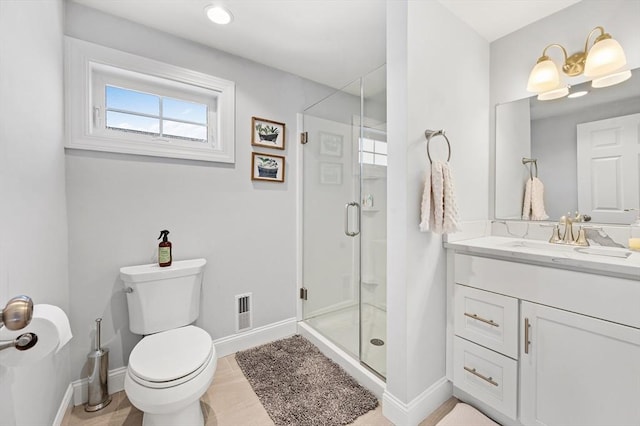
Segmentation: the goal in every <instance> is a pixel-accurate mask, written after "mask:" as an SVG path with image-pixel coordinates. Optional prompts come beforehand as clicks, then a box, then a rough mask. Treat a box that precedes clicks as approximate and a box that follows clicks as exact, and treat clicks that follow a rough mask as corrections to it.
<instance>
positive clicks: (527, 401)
mask: <svg viewBox="0 0 640 426" xmlns="http://www.w3.org/2000/svg"><path fill="white" fill-rule="evenodd" d="M638 284H639V285H640V283H638ZM520 309H521V319H522V321H521V324H522V327H523V338H522V339H521V357H520V410H521V411H520V421H521V422H522V423H523V424H525V425H540V426H542V425H549V426H550V425H580V426H602V425H612V426H613V425H630V426H631V425H640V330H638V329H637V328H632V327H627V326H623V325H620V324H615V323H612V322H609V321H603V320H600V319H596V318H591V317H587V316H585V315H579V314H575V313H572V312H567V311H564V310H561V309H555V308H550V307H548V306H543V305H539V304H536V303H529V302H522V304H521V306H520ZM638 309H640V306H638ZM525 327H528V331H525ZM525 336H526V337H528V338H529V343H528V344H527V342H526V340H525Z"/></svg>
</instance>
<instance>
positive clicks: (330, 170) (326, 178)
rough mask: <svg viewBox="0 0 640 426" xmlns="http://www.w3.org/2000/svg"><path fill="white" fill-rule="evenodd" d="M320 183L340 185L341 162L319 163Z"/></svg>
mask: <svg viewBox="0 0 640 426" xmlns="http://www.w3.org/2000/svg"><path fill="white" fill-rule="evenodd" d="M320 183H321V184H323V185H342V164H341V163H320Z"/></svg>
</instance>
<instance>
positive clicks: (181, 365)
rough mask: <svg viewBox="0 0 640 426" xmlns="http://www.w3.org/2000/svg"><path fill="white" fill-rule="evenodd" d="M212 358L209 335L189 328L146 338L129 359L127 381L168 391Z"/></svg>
mask: <svg viewBox="0 0 640 426" xmlns="http://www.w3.org/2000/svg"><path fill="white" fill-rule="evenodd" d="M214 354H215V349H214V346H213V342H212V340H211V337H210V336H209V333H207V332H206V331H204V330H203V329H201V328H198V327H195V326H193V325H188V326H185V327H180V328H176V329H173V330H168V331H163V332H160V333H156V334H152V335H149V336H147V337H145V338H143V339H142V340H141V341H140V343H138V344H137V345H136V346H135V348H133V351H132V352H131V355H130V357H129V367H128V368H129V373H130V375H131V378H132V379H133V380H134V381H136V382H137V383H139V384H140V385H142V386H145V387H149V388H156V389H158V388H160V389H162V388H169V387H173V386H178V385H180V384H182V383H185V382H187V381H189V380H192V379H193V378H194V377H196V376H197V375H198V374H200V373H201V372H202V370H204V369H205V368H206V366H207V364H208V363H209V361H210V360H211V358H212V357H213V356H214Z"/></svg>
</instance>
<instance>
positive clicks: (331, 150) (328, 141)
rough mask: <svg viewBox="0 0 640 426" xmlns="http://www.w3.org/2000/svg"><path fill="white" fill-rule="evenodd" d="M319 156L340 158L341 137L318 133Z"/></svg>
mask: <svg viewBox="0 0 640 426" xmlns="http://www.w3.org/2000/svg"><path fill="white" fill-rule="evenodd" d="M320 155H328V156H330V157H342V135H336V134H334V133H327V132H320Z"/></svg>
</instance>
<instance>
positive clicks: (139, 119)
mask: <svg viewBox="0 0 640 426" xmlns="http://www.w3.org/2000/svg"><path fill="white" fill-rule="evenodd" d="M66 54H67V56H66V61H67V67H66V69H67V73H66V84H67V100H66V102H67V105H66V114H67V129H68V131H67V143H66V146H67V147H68V148H77V149H89V150H97V151H110V152H120V153H129V154H141V155H152V156H161V157H173V158H185V159H193V160H204V161H217V162H225V163H233V162H234V152H235V149H234V145H235V143H234V142H235V141H234V110H235V84H234V83H233V82H230V81H227V80H223V79H219V78H217V77H213V76H210V75H207V74H202V73H198V72H195V71H191V70H186V69H183V68H178V67H174V66H172V65H168V64H164V63H161V62H156V61H153V60H150V59H146V58H142V57H139V56H135V55H131V54H128V53H124V52H120V51H117V50H113V49H109V48H105V47H102V46H98V45H95V44H91V43H87V42H83V41H80V40H75V39H71V38H67V45H66Z"/></svg>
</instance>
